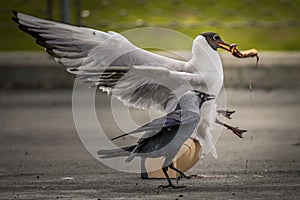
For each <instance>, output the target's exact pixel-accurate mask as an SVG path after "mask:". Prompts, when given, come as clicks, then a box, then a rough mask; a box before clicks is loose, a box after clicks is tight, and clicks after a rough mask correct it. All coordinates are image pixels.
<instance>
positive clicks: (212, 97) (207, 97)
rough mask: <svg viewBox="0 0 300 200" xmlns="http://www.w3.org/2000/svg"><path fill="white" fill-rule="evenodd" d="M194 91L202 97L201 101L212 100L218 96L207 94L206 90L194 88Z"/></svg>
mask: <svg viewBox="0 0 300 200" xmlns="http://www.w3.org/2000/svg"><path fill="white" fill-rule="evenodd" d="M193 92H194V93H195V94H196V95H197V96H198V97H199V98H200V100H201V102H202V103H204V102H205V101H210V100H213V99H215V98H216V96H215V95H211V94H207V93H205V92H201V91H199V90H193Z"/></svg>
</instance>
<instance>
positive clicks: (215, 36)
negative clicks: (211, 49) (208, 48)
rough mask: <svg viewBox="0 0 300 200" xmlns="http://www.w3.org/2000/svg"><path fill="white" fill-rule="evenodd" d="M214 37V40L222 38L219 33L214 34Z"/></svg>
mask: <svg viewBox="0 0 300 200" xmlns="http://www.w3.org/2000/svg"><path fill="white" fill-rule="evenodd" d="M213 39H214V40H220V39H221V38H220V36H219V35H214V36H213Z"/></svg>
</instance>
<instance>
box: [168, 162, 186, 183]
mask: <svg viewBox="0 0 300 200" xmlns="http://www.w3.org/2000/svg"><path fill="white" fill-rule="evenodd" d="M169 167H170V168H171V169H173V170H174V171H176V172H178V173H179V174H180V175H179V176H178V177H177V178H176V182H177V183H178V181H179V180H180V179H181V178H186V179H191V176H187V175H185V173H183V172H182V171H180V170H179V169H177V168H175V167H174V163H173V162H172V163H171V164H170V165H169Z"/></svg>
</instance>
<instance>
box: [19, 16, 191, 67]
mask: <svg viewBox="0 0 300 200" xmlns="http://www.w3.org/2000/svg"><path fill="white" fill-rule="evenodd" d="M14 15H15V17H13V20H14V21H16V22H17V23H18V24H19V28H20V29H21V30H23V31H24V32H26V33H29V34H30V35H32V36H33V37H34V38H36V43H37V44H39V45H41V46H43V47H45V49H46V51H47V52H48V53H49V54H51V55H52V56H54V58H55V59H56V60H57V62H59V63H61V64H63V65H64V66H66V67H80V68H82V69H90V70H96V69H99V68H101V67H103V66H104V67H107V66H110V65H113V66H116V65H117V66H132V65H145V66H148V65H150V66H156V65H159V66H164V67H167V68H169V69H173V68H176V70H177V71H184V70H185V66H184V62H182V61H178V60H175V59H171V58H167V57H164V56H160V55H157V54H154V53H151V52H148V51H145V50H142V49H140V48H138V47H136V46H134V45H133V44H132V43H130V42H129V41H128V40H127V39H126V38H125V37H123V36H122V35H121V34H119V33H116V32H113V31H109V32H107V33H106V32H102V31H98V30H94V29H90V28H84V27H77V26H72V25H69V24H63V23H59V22H54V21H50V20H45V19H40V18H37V17H33V16H30V15H26V14H23V13H19V12H16V11H14Z"/></svg>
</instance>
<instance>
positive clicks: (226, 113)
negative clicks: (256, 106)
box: [217, 110, 235, 119]
mask: <svg viewBox="0 0 300 200" xmlns="http://www.w3.org/2000/svg"><path fill="white" fill-rule="evenodd" d="M217 113H218V114H219V115H220V114H222V115H223V116H224V117H226V118H228V119H231V115H232V114H233V113H235V110H233V111H229V110H217Z"/></svg>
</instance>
